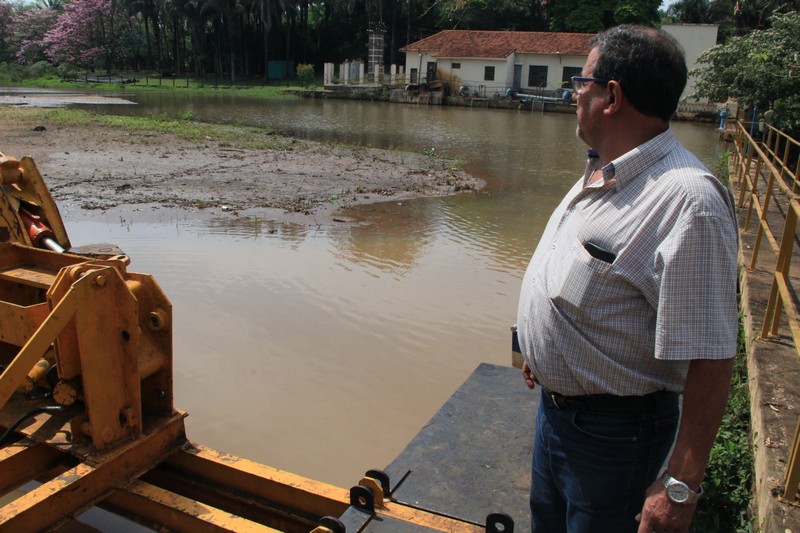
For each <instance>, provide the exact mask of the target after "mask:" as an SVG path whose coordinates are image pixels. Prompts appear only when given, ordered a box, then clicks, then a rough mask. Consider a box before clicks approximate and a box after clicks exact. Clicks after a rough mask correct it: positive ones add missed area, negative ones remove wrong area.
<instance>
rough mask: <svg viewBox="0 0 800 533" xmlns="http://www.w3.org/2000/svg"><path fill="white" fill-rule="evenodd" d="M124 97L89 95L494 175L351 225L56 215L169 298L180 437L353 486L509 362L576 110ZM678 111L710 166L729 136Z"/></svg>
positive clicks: (569, 170) (383, 208) (570, 171)
mask: <svg viewBox="0 0 800 533" xmlns="http://www.w3.org/2000/svg"><path fill="white" fill-rule="evenodd" d="M129 98H130V99H132V100H134V101H137V102H138V103H139V105H138V106H124V107H123V106H115V107H113V108H106V109H103V108H100V107H93V108H94V109H98V110H101V111H103V112H109V113H125V114H131V113H143V114H166V115H179V114H184V115H185V114H187V113H191V115H192V116H193V117H195V118H197V119H200V120H208V121H219V122H227V123H241V124H248V125H257V126H264V127H271V128H274V129H277V130H279V131H282V132H285V133H289V134H292V135H295V136H299V137H304V138H309V139H315V140H329V141H335V142H343V143H352V144H363V145H369V146H374V147H382V148H387V147H388V148H399V149H406V150H413V151H423V150H429V149H431V148H432V149H434V150H436V151H437V153H444V154H447V155H450V156H453V157H457V158H460V159H462V160H464V162H465V166H466V168H467V169H468V170H469V171H470V172H472V173H475V174H478V175H480V176H481V177H482V178H483V179H485V180H486V182H487V186H486V188H485V189H484V190H482V191H481V192H478V193H476V194H470V195H463V196H456V197H450V198H437V199H423V200H415V201H406V202H399V203H398V202H392V203H387V204H378V205H371V206H363V207H361V208H359V209H356V210H352V211H348V212H347V215H348V216H349V217H353V218H355V219H356V220H357V221H359V222H360V223H358V224H342V225H338V226H333V227H325V226H323V227H317V226H314V225H311V226H300V225H288V224H287V225H279V224H274V223H271V222H269V221H263V220H254V219H236V218H233V217H230V216H224V217H222V218H218V219H213V220H205V221H192V220H189V219H186V220H176V221H173V222H171V223H168V224H153V223H148V222H143V221H139V220H137V216H136V214H135V213H134V214H132V215H131V216H130V217H126V218H125V219H120V218H117V219H113V218H108V217H103V216H98V217H97V218H96V219H95V220H84V221H74V220H69V219H67V221H66V223H67V226H68V230H69V232H70V236H71V240H72V242H73V244H76V245H78V244H86V243H90V242H112V243H115V244H117V245H119V246H120V247H121V248H122V249H123V250H124V251H125V252H126V253H127V254H129V255H130V257H131V259H132V264H131V267H130V269H131V270H133V271H139V272H147V273H150V274H153V275H154V276H155V278H156V279H157V280H158V282H159V284H160V285H161V286H162V288H163V289H164V291H165V292H166V293H167V295H168V297H169V298H170V300H171V301H172V303H173V306H174V323H175V324H174V327H175V329H174V331H175V335H174V360H175V398H176V405H177V406H178V407H179V408H181V409H184V410H186V411H188V412H189V418H188V420H187V425H188V433H189V437H190V439H192V440H194V441H197V442H200V443H203V444H204V445H206V446H210V447H212V448H217V449H220V450H224V451H227V452H229V453H233V454H237V455H240V456H243V457H247V458H249V459H252V460H255V461H259V462H262V463H265V464H268V465H271V466H275V467H278V468H281V469H284V470H288V471H291V472H294V473H297V474H302V475H305V476H310V477H313V478H315V479H319V480H322V481H326V482H330V483H333V484H337V485H340V486H344V487H349V486H351V485H353V484H356V483H357V482H358V480H359V479H360V477H361V476H362V474H363V473H364V472H365V471H366V470H367V469H369V468H383V467H385V466H386V465H387V464H388V463H390V462H391V461H392V459H393V458H394V457H395V456H396V455H397V454H398V453H399V452H400V451H401V450H402V449H403V448H404V447H405V446H406V444H407V443H408V442H409V440H410V439H412V438H413V436H414V435H415V434H416V433H417V432H418V431H419V430H420V429H421V428H422V427H423V426H424V424H425V423H426V422H427V421H428V420H429V419H430V418H431V416H433V414H434V413H435V412H436V411H437V410H438V409H439V407H441V405H442V404H443V403H444V402H445V401H446V400H447V399H448V397H449V396H450V395H451V394H452V393H453V392H455V390H456V389H457V388H458V387H459V385H460V384H461V383H462V382H463V381H464V380H465V379H467V378H468V377H469V375H470V373H471V372H472V371H473V370H474V369H475V367H476V366H477V365H478V364H479V363H481V362H489V363H495V364H501V365H509V364H510V332H509V327H510V326H511V324H512V323H513V322H514V320H515V315H516V305H517V296H518V292H519V286H520V282H521V278H522V275H523V273H524V269H525V266H526V265H527V261H528V259H529V258H530V255H531V253H532V251H533V248H534V246H535V244H536V241H537V239H538V236H539V234H540V233H541V231H542V229H543V226H544V224H545V223H546V221H547V218H548V216H549V214H550V212H551V211H552V209H553V208H554V207H555V205H556V204H557V203H558V201H559V200H560V198H561V197H562V196H563V194H564V193H565V192H566V190H568V189H569V187H570V186H571V185H572V183H573V182H574V181H575V180H576V179H577V176H578V175H579V173H580V172H581V170H582V167H583V159H584V152H585V146H583V145H582V143H581V142H580V141H579V140H577V139H576V138H575V117H574V115H562V114H541V113H539V112H531V111H507V110H487V109H461V108H440V107H421V106H413V105H398V104H383V103H369V102H347V101H320V100H290V101H274V102H273V101H267V102H264V101H263V100H252V99H247V98H233V97H228V96H219V97H203V96H193V97H191V98H188V97H185V96H180V97H175V96H174V95H161V94H146V95H130V96H129ZM83 107H86V106H83ZM89 107H92V106H89ZM673 127H674V129H675V131H676V134H677V135H678V137H679V139H681V140H682V141H683V142H684V143H685V144H686V145H687V146H688V147H690V149H692V150H694V151H695V152H696V153H697V154H698V155H699V156H700V157H701V159H703V160H704V161H705V162H706V164H708V165H711V164H712V163H713V162H714V160H715V159H716V158H717V157H718V155H719V153H721V151H722V150H723V149H724V147H722V146H721V145H719V144H718V142H717V134H716V132H715V131H714V125H709V124H690V123H678V124H675V125H674V126H673ZM519 386H520V387H523V386H524V384H523V382H522V379H520V384H519ZM498 438H502V436H498Z"/></svg>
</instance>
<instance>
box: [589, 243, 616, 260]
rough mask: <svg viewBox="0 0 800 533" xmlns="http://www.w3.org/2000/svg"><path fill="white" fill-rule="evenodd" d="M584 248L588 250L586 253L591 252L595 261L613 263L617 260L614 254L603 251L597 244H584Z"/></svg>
mask: <svg viewBox="0 0 800 533" xmlns="http://www.w3.org/2000/svg"><path fill="white" fill-rule="evenodd" d="M583 247H584V248H586V251H587V252H589V255H591V256H592V257H594V258H595V259H599V260H600V261H604V262H606V263H609V264H610V263H613V262H614V260H615V259H616V258H617V256H616V255H614V253H613V252H609V251H608V250H603V249H602V248H600V247H599V246H597V245H596V244H595V243H593V242H591V241H589V242H586V243H584V244H583Z"/></svg>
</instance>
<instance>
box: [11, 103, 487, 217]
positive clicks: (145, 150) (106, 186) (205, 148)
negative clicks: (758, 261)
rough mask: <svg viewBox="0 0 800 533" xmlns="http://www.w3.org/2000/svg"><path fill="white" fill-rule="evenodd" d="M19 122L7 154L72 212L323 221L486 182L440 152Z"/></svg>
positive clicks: (466, 189)
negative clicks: (26, 159)
mask: <svg viewBox="0 0 800 533" xmlns="http://www.w3.org/2000/svg"><path fill="white" fill-rule="evenodd" d="M6 118H7V117H6ZM12 121H13V122H14V123H13V124H8V125H7V129H6V132H5V135H4V139H3V141H2V145H0V152H2V153H4V154H6V155H8V156H13V157H17V158H21V157H23V156H26V155H27V156H31V157H33V159H34V160H35V162H36V164H37V166H38V168H39V170H40V172H41V173H42V175H43V177H44V179H45V182H46V183H47V185H48V186H49V188H50V191H51V193H52V194H53V197H54V198H55V200H56V201H57V202H58V204H59V207H60V209H61V210H62V212H63V213H64V214H65V215H69V216H70V217H72V218H83V217H90V218H94V217H98V216H120V217H124V218H128V219H130V218H131V217H133V216H134V215H135V218H136V219H139V220H144V219H146V220H160V219H163V220H169V219H176V218H177V219H190V218H200V217H208V216H220V215H224V216H259V217H263V218H266V219H271V220H278V221H294V222H301V223H317V224H319V223H326V222H330V221H333V220H334V218H337V219H341V218H342V217H346V208H347V207H349V206H354V205H358V204H364V203H375V202H382V201H390V200H393V201H396V200H402V199H408V198H414V197H429V196H444V195H451V194H457V193H464V192H466V193H469V192H471V191H475V190H477V189H479V188H480V187H481V186H482V182H481V180H479V179H477V178H475V177H473V176H470V175H469V174H467V173H466V172H464V171H463V170H461V169H460V164H459V163H458V162H456V161H451V160H447V159H444V158H440V157H436V156H433V155H425V154H418V153H409V152H399V151H391V150H379V149H372V148H362V147H352V146H337V145H331V144H323V143H317V142H312V141H304V140H296V139H290V138H276V142H275V143H274V144H275V145H276V146H279V147H278V148H263V149H262V148H251V147H247V146H246V144H245V145H244V146H240V145H238V144H242V143H238V144H237V143H236V142H235V141H234V142H231V141H230V140H220V139H218V138H214V136H211V135H210V136H208V137H205V138H203V139H201V140H187V139H184V138H181V137H180V136H178V135H176V134H171V133H152V132H142V131H128V130H125V129H121V128H117V127H109V126H102V125H99V124H81V125H72V126H71V125H67V126H64V125H53V124H48V123H46V122H44V123H38V122H35V120H31V119H29V118H28V119H26V116H25V115H24V114H22V115H20V116H15V117H13V119H12ZM36 126H43V129H42V128H37V129H39V130H40V131H34V128H35V127H36ZM215 129H218V127H216V126H215Z"/></svg>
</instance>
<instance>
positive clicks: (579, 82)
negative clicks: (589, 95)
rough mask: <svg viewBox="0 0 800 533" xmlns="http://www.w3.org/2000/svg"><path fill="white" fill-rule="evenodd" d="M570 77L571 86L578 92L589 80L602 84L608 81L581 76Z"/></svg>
mask: <svg viewBox="0 0 800 533" xmlns="http://www.w3.org/2000/svg"><path fill="white" fill-rule="evenodd" d="M570 79H571V80H572V88H573V89H575V92H576V93H578V94H580V93H581V91H583V88H584V87H586V86H587V85H588V84H590V83H591V82H595V83H601V84H603V85H605V84H607V83H608V80H602V79H600V78H583V77H581V76H572V78H570Z"/></svg>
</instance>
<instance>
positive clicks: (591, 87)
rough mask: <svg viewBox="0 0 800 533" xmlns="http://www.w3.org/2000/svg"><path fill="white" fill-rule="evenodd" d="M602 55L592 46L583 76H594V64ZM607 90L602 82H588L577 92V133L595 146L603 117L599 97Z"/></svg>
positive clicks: (590, 144) (583, 139)
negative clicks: (598, 126) (594, 140)
mask: <svg viewBox="0 0 800 533" xmlns="http://www.w3.org/2000/svg"><path fill="white" fill-rule="evenodd" d="M599 57H600V52H599V50H598V49H597V48H592V51H591V52H589V57H587V58H586V64H584V65H583V70H582V71H581V76H583V77H587V78H591V77H593V76H594V65H595V63H597V59H598V58H599ZM603 91H605V87H604V86H603V85H601V84H598V83H595V82H590V83H587V84H586V85H585V86H584V87H583V89H581V91H580V92H578V93H575V101H576V103H577V115H578V127H577V129H576V131H575V134H576V135H577V136H578V138H579V139H580V140H582V141H583V142H585V143H586V144H588V145H589V146H590V147H592V148H594V145H593V139H596V137H595V135H596V132H597V125H598V122H599V121H600V120H601V119H602V100H601V99H600V98H599V96H601V95H602V94H603Z"/></svg>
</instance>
